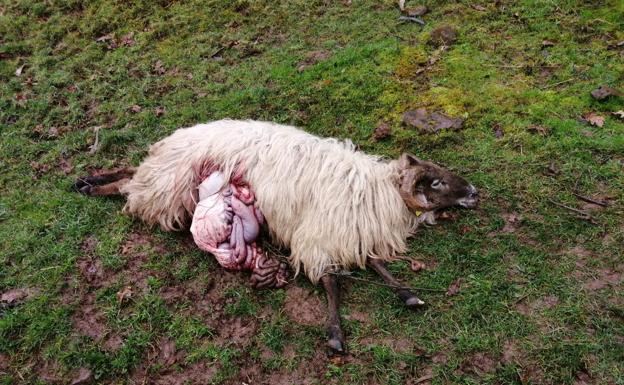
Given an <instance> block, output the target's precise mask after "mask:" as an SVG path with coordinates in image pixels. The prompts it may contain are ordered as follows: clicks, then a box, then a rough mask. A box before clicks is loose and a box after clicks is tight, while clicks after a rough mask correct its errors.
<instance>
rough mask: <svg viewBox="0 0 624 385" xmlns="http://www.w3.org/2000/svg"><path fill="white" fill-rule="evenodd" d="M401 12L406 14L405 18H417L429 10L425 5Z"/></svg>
mask: <svg viewBox="0 0 624 385" xmlns="http://www.w3.org/2000/svg"><path fill="white" fill-rule="evenodd" d="M403 11H404V12H405V13H406V14H407V16H410V17H417V16H423V15H425V14H426V13H427V12H429V8H427V7H426V6H425V5H418V6H416V7H412V8H407V9H405V10H403Z"/></svg>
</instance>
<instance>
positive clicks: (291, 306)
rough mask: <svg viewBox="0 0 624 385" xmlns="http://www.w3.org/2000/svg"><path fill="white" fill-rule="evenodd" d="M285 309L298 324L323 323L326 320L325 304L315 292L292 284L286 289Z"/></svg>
mask: <svg viewBox="0 0 624 385" xmlns="http://www.w3.org/2000/svg"><path fill="white" fill-rule="evenodd" d="M284 311H285V312H286V314H287V315H288V317H290V319H292V320H293V321H295V322H296V323H298V324H301V325H322V324H323V323H324V322H325V306H324V305H323V303H322V302H321V300H320V298H319V297H318V296H316V295H314V293H312V292H310V291H308V290H306V289H303V288H301V287H297V286H294V285H291V286H289V287H288V289H286V300H285V301H284Z"/></svg>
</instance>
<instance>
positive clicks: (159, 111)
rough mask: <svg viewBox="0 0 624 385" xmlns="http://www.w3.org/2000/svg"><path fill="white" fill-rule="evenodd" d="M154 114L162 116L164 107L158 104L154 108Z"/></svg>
mask: <svg viewBox="0 0 624 385" xmlns="http://www.w3.org/2000/svg"><path fill="white" fill-rule="evenodd" d="M154 114H155V115H156V116H163V115H164V114H165V107H163V106H158V107H156V108H155V109H154Z"/></svg>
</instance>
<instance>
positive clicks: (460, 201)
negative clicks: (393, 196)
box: [399, 153, 479, 212]
mask: <svg viewBox="0 0 624 385" xmlns="http://www.w3.org/2000/svg"><path fill="white" fill-rule="evenodd" d="M399 172H400V182H399V192H400V194H401V197H402V198H403V200H404V201H405V204H406V205H407V207H408V208H409V209H410V210H412V211H413V212H430V211H435V210H440V209H444V208H448V207H453V206H460V207H464V208H468V209H472V208H475V207H477V204H478V203H479V195H478V193H477V189H476V188H475V187H474V186H473V185H471V184H470V183H468V182H467V181H466V180H465V179H463V178H461V177H459V176H457V175H455V174H453V173H452V172H450V171H449V170H447V169H445V168H443V167H440V166H438V165H436V164H434V163H431V162H427V161H424V160H420V159H418V158H416V157H415V156H413V155H411V154H407V153H405V154H403V155H401V158H399Z"/></svg>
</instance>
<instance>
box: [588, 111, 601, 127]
mask: <svg viewBox="0 0 624 385" xmlns="http://www.w3.org/2000/svg"><path fill="white" fill-rule="evenodd" d="M583 119H585V121H586V122H587V123H589V124H591V125H592V126H596V127H602V126H604V122H605V118H604V116H600V115H598V114H596V113H594V112H590V113H588V114H585V115H584V116H583Z"/></svg>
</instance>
